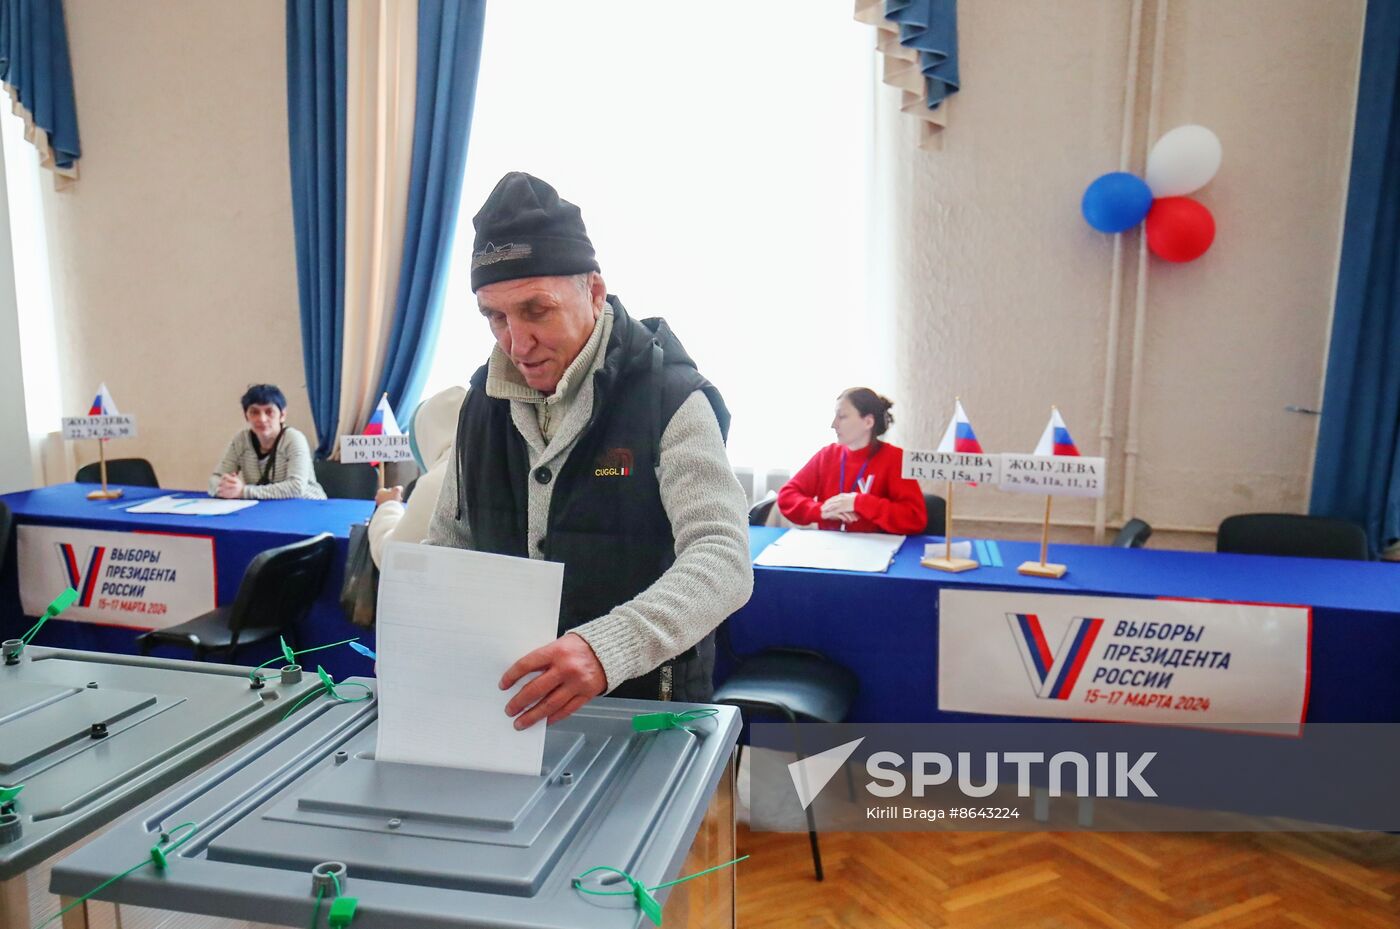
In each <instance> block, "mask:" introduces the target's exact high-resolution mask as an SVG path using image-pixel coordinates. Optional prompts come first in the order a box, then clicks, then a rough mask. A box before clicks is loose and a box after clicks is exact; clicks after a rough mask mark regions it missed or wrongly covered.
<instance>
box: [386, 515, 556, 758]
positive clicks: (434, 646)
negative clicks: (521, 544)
mask: <svg viewBox="0 0 1400 929" xmlns="http://www.w3.org/2000/svg"><path fill="white" fill-rule="evenodd" d="M563 584H564V566H563V565H562V564H559V563H557V562H551V561H535V560H532V559H529V558H511V557H508V556H506V555H488V554H484V553H482V552H470V551H465V550H463V549H457V548H441V547H438V546H433V545H414V544H411V543H408V542H391V543H389V544H388V545H387V546H385V548H384V558H383V569H382V571H381V573H380V576H379V606H378V614H377V619H376V626H377V632H376V635H375V651H376V652H377V653H378V663H377V664H376V666H375V673H376V675H377V676H378V678H379V685H378V688H377V689H378V693H379V737H378V744H377V745H376V748H375V758H376V759H377V760H379V761H398V762H405V763H409V764H432V765H444V766H447V767H453V768H474V769H477V770H481V771H501V772H504V773H507V774H529V775H532V776H536V775H538V774H539V773H540V766H541V765H542V764H543V761H544V733H545V725H544V723H542V722H541V723H536V724H535V725H533V726H531V727H530V728H529V729H525V730H523V731H516V729H515V726H514V720H512V719H511V718H510V717H509V716H507V715H506V712H505V710H506V704H507V703H508V702H510V698H511V697H512V696H513V695H514V694H515V692H516V691H517V690H519V689H520V688H521V687H523V686H524V685H525V684H526V683H528V682H529V681H530V680H532V679H533V677H534V675H527V676H526V678H525V679H524V680H523V681H521V682H519V683H517V684H516V685H515V687H514V688H512V689H511V690H509V691H505V690H501V689H500V688H499V687H498V686H497V685H498V684H499V683H500V680H501V675H502V674H504V673H505V671H506V669H507V668H509V667H510V666H511V665H513V664H514V663H515V662H516V660H517V659H519V658H521V657H522V656H524V655H525V654H527V653H529V652H531V651H533V650H535V649H537V648H539V647H540V646H542V645H546V644H548V643H549V642H551V641H553V640H554V638H555V631H556V629H557V628H558V624H559V597H560V594H561V592H562V589H563Z"/></svg>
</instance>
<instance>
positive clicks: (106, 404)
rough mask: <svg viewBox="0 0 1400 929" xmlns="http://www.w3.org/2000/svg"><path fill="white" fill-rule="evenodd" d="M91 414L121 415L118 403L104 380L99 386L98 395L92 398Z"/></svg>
mask: <svg viewBox="0 0 1400 929" xmlns="http://www.w3.org/2000/svg"><path fill="white" fill-rule="evenodd" d="M88 415H89V416H120V415H121V414H120V413H119V412H118V410H117V404H116V402H115V401H114V400H113V399H112V395H111V393H109V392H108V390H107V384H106V383H105V382H104V383H102V384H99V385H98V387H97V396H96V397H93V398H92V408H91V409H89V410H88Z"/></svg>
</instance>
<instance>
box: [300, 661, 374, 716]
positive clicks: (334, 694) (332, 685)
mask: <svg viewBox="0 0 1400 929" xmlns="http://www.w3.org/2000/svg"><path fill="white" fill-rule="evenodd" d="M337 644H343V643H337ZM316 676H317V677H319V678H320V679H321V686H320V687H317V688H316V689H315V690H313V691H311V693H309V694H307V695H306V696H304V697H302V698H301V699H300V700H298V701H297V702H296V703H293V704H292V705H291V706H290V707H288V708H287V712H285V713H283V714H282V719H283V720H285V719H286V718H287V717H288V716H291V715H292V714H293V713H295V712H296V711H297V710H299V709H301V708H302V706H303V705H304V704H305V703H306V702H307V701H309V700H312V699H314V698H315V697H319V696H321V694H326V695H328V696H330V697H331V699H333V700H338V701H339V702H341V703H362V702H364V701H365V700H368V699H369V698H370V697H372V696H374V691H372V690H370V689H369V685H368V684H361V683H359V682H358V681H347V682H341V683H340V684H337V683H336V682H335V678H333V677H331V676H330V675H329V674H327V673H326V669H325V668H323V667H321V666H320V665H317V666H316ZM340 687H359V688H362V689H363V690H364V694H363V695H362V696H359V697H346V696H342V695H341V693H340V691H339V689H338V688H340Z"/></svg>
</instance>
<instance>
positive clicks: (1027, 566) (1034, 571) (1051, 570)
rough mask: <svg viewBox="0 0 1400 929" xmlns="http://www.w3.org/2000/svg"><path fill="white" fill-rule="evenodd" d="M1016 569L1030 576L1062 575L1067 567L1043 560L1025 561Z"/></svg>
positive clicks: (1066, 570)
mask: <svg viewBox="0 0 1400 929" xmlns="http://www.w3.org/2000/svg"><path fill="white" fill-rule="evenodd" d="M1016 571H1017V572H1018V573H1020V574H1029V575H1031V576H1032V577H1064V576H1065V574H1067V573H1068V572H1069V568H1067V567H1065V566H1064V565H1062V564H1046V563H1044V562H1043V561H1027V562H1025V563H1024V564H1022V565H1021V566H1020V567H1019V568H1017V569H1016Z"/></svg>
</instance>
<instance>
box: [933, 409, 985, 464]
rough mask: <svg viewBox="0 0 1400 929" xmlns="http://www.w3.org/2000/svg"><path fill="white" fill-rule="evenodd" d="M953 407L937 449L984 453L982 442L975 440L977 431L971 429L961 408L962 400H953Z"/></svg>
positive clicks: (941, 450)
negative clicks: (950, 417) (951, 416)
mask: <svg viewBox="0 0 1400 929" xmlns="http://www.w3.org/2000/svg"><path fill="white" fill-rule="evenodd" d="M953 407H954V408H953V418H952V419H951V420H949V421H948V428H947V429H946V430H944V432H943V440H942V441H941V442H939V443H938V451H940V452H962V453H964V454H969V455H981V454H984V453H983V451H982V443H981V442H979V441H977V433H975V432H973V431H972V423H971V422H969V421H968V418H967V413H966V412H965V411H964V410H963V405H962V401H961V400H954V401H953Z"/></svg>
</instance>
